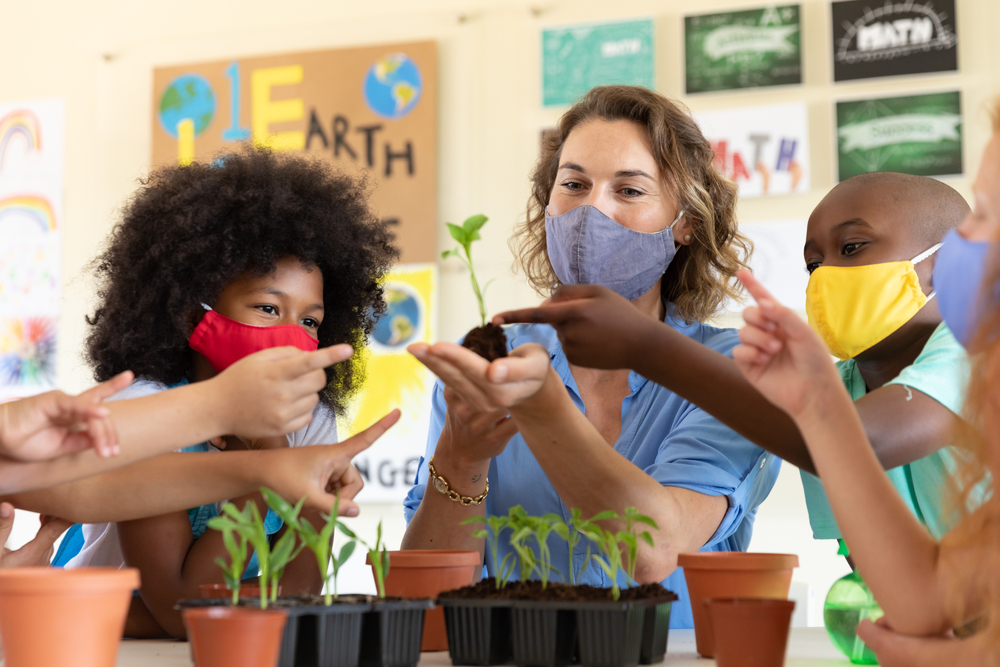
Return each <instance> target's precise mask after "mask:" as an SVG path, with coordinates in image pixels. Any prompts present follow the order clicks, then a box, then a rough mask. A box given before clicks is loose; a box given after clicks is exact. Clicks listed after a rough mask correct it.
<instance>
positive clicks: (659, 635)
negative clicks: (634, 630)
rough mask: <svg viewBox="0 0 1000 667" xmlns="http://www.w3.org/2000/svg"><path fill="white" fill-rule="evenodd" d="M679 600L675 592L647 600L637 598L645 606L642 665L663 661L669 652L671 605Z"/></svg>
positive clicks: (641, 651)
mask: <svg viewBox="0 0 1000 667" xmlns="http://www.w3.org/2000/svg"><path fill="white" fill-rule="evenodd" d="M676 601H677V596H676V595H675V594H674V593H670V594H669V595H663V596H661V597H656V598H647V599H645V600H635V604H636V605H638V606H643V607H645V611H644V612H643V623H642V647H641V649H640V651H639V664H640V665H653V664H656V663H659V662H663V659H664V657H666V654H667V637H668V636H669V634H670V606H671V604H672V603H673V602H676Z"/></svg>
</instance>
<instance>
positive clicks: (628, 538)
mask: <svg viewBox="0 0 1000 667" xmlns="http://www.w3.org/2000/svg"><path fill="white" fill-rule="evenodd" d="M618 518H620V517H619V516H618V514H617V513H615V512H601V513H600V514H598V515H596V516H594V517H592V518H591V519H589V520H587V521H586V523H585V524H584V525H583V526H581V527H580V532H581V533H583V535H584V537H586V538H588V539H589V540H591V541H592V542H594V544H596V545H597V548H598V550H599V551H600V553H601V554H603V555H602V556H599V555H596V554H588V555H587V561H588V562H589V560H590V559H593V560H594V562H596V563H597V565H598V566H599V567H600V568H601V569H602V570H604V574H605V575H607V577H608V579H610V580H611V597H612V598H613V599H615V600H617V599H618V598H619V597H620V596H621V589H620V588H619V587H618V571H619V570H625V574H626V575H627V576H628V579H629V581H630V582H632V583H634V582H635V568H636V562H637V556H638V553H639V539H642V540H643V541H644V542H646V543H647V544H648V545H649V546H653V537H652V536H651V535H650V534H649V532H647V531H643V532H642V533H641V534H638V535H637V534H636V530H635V525H636V524H638V523H643V524H646V525H648V526H652V527H653V528H656V527H657V526H656V522H655V521H653V520H652V519H651V518H649V517H648V516H644V515H642V514H639V512H638V511H637V510H636V509H635V508H634V507H628V508H626V509H625V530H620V531H617V532H613V531H610V530H607V529H605V528H601V527H600V526H599V525H597V523H596V522H597V521H605V520H614V519H618ZM622 544H624V545H625V548H626V553H623V552H622V548H621V545H622ZM586 564H587V563H585V564H584V567H586ZM630 585H631V583H630Z"/></svg>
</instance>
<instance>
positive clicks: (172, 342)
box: [87, 146, 398, 411]
mask: <svg viewBox="0 0 1000 667" xmlns="http://www.w3.org/2000/svg"><path fill="white" fill-rule="evenodd" d="M140 182H141V184H142V187H140V188H139V190H138V191H137V192H136V193H135V195H134V196H133V197H132V199H131V200H130V201H129V202H128V203H127V204H126V206H125V209H124V212H123V216H122V220H121V222H119V223H118V224H117V225H116V226H115V228H114V230H113V231H112V232H111V235H110V238H109V243H108V247H107V249H106V250H105V251H104V252H103V253H102V254H101V255H100V256H99V257H97V258H96V259H95V260H94V263H93V269H94V272H95V274H96V276H97V278H98V281H99V290H98V296H99V297H100V305H99V306H98V307H97V310H96V311H95V312H94V315H93V316H92V317H88V318H87V323H88V324H90V325H91V327H92V329H91V331H90V334H89V335H88V337H87V357H88V361H89V362H90V364H91V365H92V366H93V369H94V377H95V378H96V379H97V380H98V381H104V380H107V379H108V378H111V377H113V376H114V375H116V374H117V373H120V372H121V371H124V370H131V371H133V372H134V373H135V374H136V377H142V378H147V379H150V380H154V381H157V382H162V383H164V384H168V385H169V384H175V383H177V382H180V381H181V380H182V379H183V378H186V377H188V375H189V373H190V372H191V368H192V360H191V351H190V349H189V348H188V337H189V336H190V335H191V333H192V331H193V329H194V326H195V325H196V324H197V322H198V321H199V319H200V317H199V316H200V314H201V313H202V312H204V309H203V308H202V307H201V304H202V303H207V304H212V303H215V301H216V300H217V299H218V297H219V295H220V294H221V293H222V290H223V288H225V287H226V285H228V284H229V283H230V282H231V281H233V280H234V279H235V278H237V277H238V276H240V275H241V274H244V273H248V272H249V273H251V274H253V275H261V276H262V275H267V274H269V273H271V272H272V271H274V269H275V266H276V263H277V262H278V260H280V259H282V258H283V257H295V258H297V259H298V260H300V261H301V262H302V263H303V264H304V265H306V266H315V267H317V268H318V269H319V270H320V271H321V272H322V274H323V300H324V306H325V311H326V316H325V317H324V318H323V323H322V325H320V328H319V334H318V335H319V344H320V346H327V345H333V344H335V343H350V344H351V345H353V346H354V347H355V348H356V349H360V347H361V346H363V345H364V344H365V343H366V342H367V340H368V336H369V334H370V333H371V332H372V329H373V328H374V326H375V321H376V320H377V319H378V317H379V316H381V315H382V314H383V312H384V310H385V304H384V302H383V299H382V280H383V277H384V275H385V272H386V271H387V270H388V268H389V266H390V264H391V263H392V261H393V260H394V258H395V257H396V256H397V254H398V253H397V250H396V248H395V246H394V245H393V239H392V235H391V233H390V232H389V231H388V229H387V227H386V225H385V223H383V222H381V221H380V220H379V219H378V218H377V217H376V216H375V214H374V213H373V212H372V210H371V209H370V208H369V205H368V191H367V189H366V184H365V182H364V181H363V180H359V179H354V178H351V177H348V176H345V175H343V174H340V173H337V172H336V171H334V170H333V169H332V168H331V167H330V165H329V164H328V163H324V162H321V161H319V160H315V159H310V158H305V157H300V156H292V155H288V154H281V155H278V154H275V153H272V152H271V151H269V150H267V149H265V148H254V147H251V146H244V147H242V148H241V149H240V150H238V151H236V152H233V153H227V154H225V155H223V156H222V157H220V158H219V159H217V160H215V161H214V162H211V163H192V164H190V165H188V166H183V167H182V166H169V167H164V168H161V169H158V170H156V171H154V172H153V173H152V174H151V175H150V176H149V177H148V178H146V179H144V180H142V181H140ZM358 357H359V355H355V357H354V359H358ZM326 374H327V378H328V379H329V383H328V385H327V387H326V389H325V390H324V391H323V392H322V393H321V397H322V398H323V402H324V403H326V404H327V405H330V406H331V407H333V408H334V409H336V410H338V411H339V410H342V409H343V407H344V402H345V400H346V399H347V398H348V397H349V396H350V395H351V394H352V393H353V392H354V391H355V390H356V389H357V388H358V387H359V386H360V384H361V383H362V381H363V379H364V369H363V367H361V366H359V365H358V363H357V362H351V363H342V364H337V365H336V366H333V367H332V368H328V369H327V370H326Z"/></svg>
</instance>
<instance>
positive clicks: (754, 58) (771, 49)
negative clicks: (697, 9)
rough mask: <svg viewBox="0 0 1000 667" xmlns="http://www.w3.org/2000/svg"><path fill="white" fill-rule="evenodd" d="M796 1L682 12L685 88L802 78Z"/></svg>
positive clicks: (766, 83) (771, 83) (697, 89)
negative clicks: (711, 11) (712, 11)
mask: <svg viewBox="0 0 1000 667" xmlns="http://www.w3.org/2000/svg"><path fill="white" fill-rule="evenodd" d="M799 20H800V19H799V6H798V5H786V6H773V5H772V6H769V7H763V8H761V9H749V10H746V11H739V12H725V13H722V14H702V15H699V16H687V17H685V18H684V59H685V72H686V77H685V80H686V86H687V87H686V90H687V92H688V93H689V94H690V93H707V92H712V91H716V90H734V89H738V88H758V87H761V86H780V85H787V84H793V83H802V30H801V25H800V23H799Z"/></svg>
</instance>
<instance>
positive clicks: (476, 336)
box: [441, 214, 507, 361]
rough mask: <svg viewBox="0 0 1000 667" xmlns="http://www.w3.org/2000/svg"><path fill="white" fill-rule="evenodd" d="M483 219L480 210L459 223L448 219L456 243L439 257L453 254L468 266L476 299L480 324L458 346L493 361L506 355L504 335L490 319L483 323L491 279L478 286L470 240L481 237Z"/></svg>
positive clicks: (444, 257)
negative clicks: (463, 252) (456, 223)
mask: <svg viewBox="0 0 1000 667" xmlns="http://www.w3.org/2000/svg"><path fill="white" fill-rule="evenodd" d="M487 220H489V218H487V217H486V216H485V215H482V214H480V215H473V216H471V217H469V218H466V220H465V222H463V223H462V225H461V226H459V225H453V224H451V223H450V222H448V223H445V224H446V225H448V231H449V232H450V233H451V237H452V238H453V239H455V240H456V241H458V246H457V247H455V248H452V249H451V250H446V251H445V252H443V253H441V258H442V259H448V258H449V257H457V258H458V259H460V260H462V262H463V263H464V264H465V265H466V266H467V267H468V268H469V276H470V278H471V279H472V291H473V293H475V295H476V301H477V302H478V303H479V322H480V325H479V326H478V327H476V328H475V329H473V330H472V331H470V332H469V333H468V334H466V336H465V340H464V341H463V342H462V346H463V347H466V348H468V349H470V350H472V351H473V352H475V353H476V354H478V355H480V356H481V357H483V358H484V359H486V360H487V361H493V360H494V359H499V358H500V357H506V356H507V336H506V334H504V332H503V329H502V328H500V327H498V326H496V325H495V324H492V323H491V324H487V323H486V289H487V288H488V287H489V286H490V282H493V281H492V280H491V281H489V282H487V283H486V284H485V285H483V287H482V289H480V288H479V280H478V279H477V278H476V271H475V269H474V268H473V267H472V243H473V242H474V241H479V240H480V239H481V238H482V237H481V236H479V230H480V229H481V228H482V226H483V225H485V224H486V221H487ZM462 251H465V256H464V257H463V256H462Z"/></svg>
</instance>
